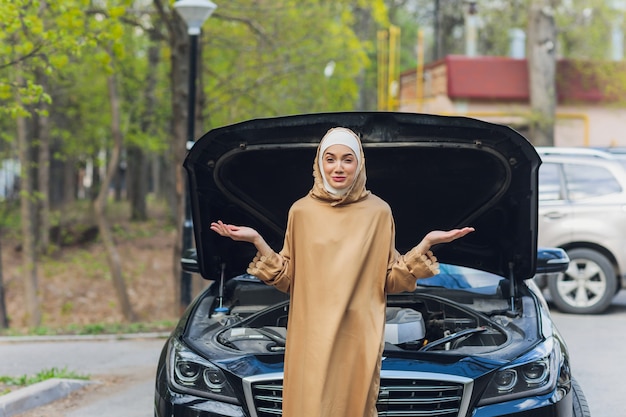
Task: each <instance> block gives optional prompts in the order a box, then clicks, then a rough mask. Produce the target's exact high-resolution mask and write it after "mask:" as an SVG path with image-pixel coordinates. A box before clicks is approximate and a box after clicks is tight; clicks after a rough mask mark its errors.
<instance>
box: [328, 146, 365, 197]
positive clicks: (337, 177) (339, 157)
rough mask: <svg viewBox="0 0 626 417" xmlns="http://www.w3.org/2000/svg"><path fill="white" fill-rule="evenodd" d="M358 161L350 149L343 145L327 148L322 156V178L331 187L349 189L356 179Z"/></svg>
mask: <svg viewBox="0 0 626 417" xmlns="http://www.w3.org/2000/svg"><path fill="white" fill-rule="evenodd" d="M357 167H358V161H357V159H356V155H354V152H353V151H352V149H350V148H349V147H347V146H345V145H332V146H329V147H328V148H327V149H326V150H325V151H324V155H322V168H323V170H324V177H325V178H326V181H328V183H329V184H330V186H331V187H333V188H336V189H338V190H345V189H346V188H349V187H350V186H351V185H352V183H353V182H354V180H355V179H356V170H357Z"/></svg>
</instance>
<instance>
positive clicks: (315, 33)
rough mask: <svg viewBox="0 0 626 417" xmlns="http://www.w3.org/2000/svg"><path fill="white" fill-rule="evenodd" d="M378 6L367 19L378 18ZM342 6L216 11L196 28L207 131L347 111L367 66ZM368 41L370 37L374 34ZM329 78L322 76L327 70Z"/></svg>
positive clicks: (347, 8) (244, 5)
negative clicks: (202, 43) (199, 36)
mask: <svg viewBox="0 0 626 417" xmlns="http://www.w3.org/2000/svg"><path fill="white" fill-rule="evenodd" d="M383 7H384V6H382V3H381V2H374V6H373V11H374V13H376V14H377V15H380V14H382V12H381V10H382V9H381V8H383ZM351 10H352V5H351V4H350V2H346V1H338V2H324V1H315V0H306V1H298V2H297V7H296V2H294V1H293V0H282V1H275V2H271V3H265V2H259V3H254V4H251V3H250V2H245V1H232V2H227V3H224V4H220V6H219V9H218V11H219V13H218V12H216V16H215V17H214V18H211V20H209V21H208V22H207V23H206V24H205V26H204V28H203V29H204V39H207V40H208V43H207V45H206V47H205V48H204V50H203V53H204V60H203V64H202V65H203V66H202V68H203V70H204V71H205V75H204V79H205V80H206V93H207V96H208V103H207V104H208V105H207V108H206V109H205V113H206V114H207V115H210V117H211V121H212V122H213V124H214V125H222V124H227V123H232V122H235V121H239V120H243V119H247V118H254V117H267V116H275V115H282V114H293V113H301V112H316V111H333V110H352V109H353V108H354V105H355V102H356V98H357V96H358V94H359V85H358V84H357V81H356V80H357V77H358V76H359V74H360V73H361V72H362V71H364V69H365V68H367V67H368V66H369V65H370V61H369V58H368V55H367V48H368V47H371V45H372V43H373V42H374V40H375V38H372V39H369V40H361V39H359V38H358V37H357V36H356V34H355V31H354V30H353V29H352V25H353V24H355V20H354V16H353V14H352V13H351ZM374 36H375V34H374ZM331 61H332V62H334V63H335V70H334V72H333V74H332V75H330V76H325V75H324V69H325V67H326V65H327V64H328V63H329V62H331Z"/></svg>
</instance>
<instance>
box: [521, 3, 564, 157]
mask: <svg viewBox="0 0 626 417" xmlns="http://www.w3.org/2000/svg"><path fill="white" fill-rule="evenodd" d="M556 3H557V1H556V0H531V2H530V9H529V18H528V60H527V62H528V78H529V87H530V108H531V110H530V112H531V117H530V119H529V122H530V123H529V136H530V140H531V141H532V142H533V144H534V145H536V146H552V145H554V123H555V120H556V77H555V75H556V42H557V38H556V25H555V20H554V13H555V7H556V5H557V4H556Z"/></svg>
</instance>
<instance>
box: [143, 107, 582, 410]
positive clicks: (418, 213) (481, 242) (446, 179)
mask: <svg viewBox="0 0 626 417" xmlns="http://www.w3.org/2000/svg"><path fill="white" fill-rule="evenodd" d="M335 126H344V127H348V128H350V129H352V130H354V131H355V132H358V133H359V134H360V135H361V138H362V143H363V147H364V151H365V156H366V159H367V175H368V179H367V187H368V189H370V190H371V191H372V192H373V193H374V194H377V195H378V196H380V197H382V198H383V199H384V200H386V201H387V202H388V203H389V204H390V206H391V208H392V210H393V213H394V219H395V223H396V247H397V249H398V250H399V251H400V252H406V251H407V250H409V249H410V248H411V247H412V246H413V245H415V244H416V243H417V242H418V241H419V240H420V239H421V237H422V236H424V235H425V234H426V233H427V232H428V231H430V230H433V229H441V230H447V229H452V228H455V227H458V226H461V225H472V226H474V227H475V228H476V231H475V232H474V233H472V234H470V235H468V236H466V237H465V238H464V239H461V240H459V241H455V242H453V243H450V244H446V245H444V246H441V247H435V248H434V252H435V254H436V255H437V257H438V259H439V261H440V262H441V273H440V274H439V275H436V276H434V277H432V278H428V279H423V280H418V282H417V283H418V288H417V289H416V290H415V291H414V292H410V293H409V292H405V293H401V294H394V295H389V296H388V298H387V321H386V323H387V324H386V328H385V351H384V354H383V361H382V371H381V384H380V393H379V398H378V402H377V409H378V415H379V416H439V417H461V416H463V417H467V416H473V417H492V416H511V417H513V416H516V417H522V416H523V417H528V416H533V417H541V416H544V417H569V416H575V417H582V416H585V417H588V416H589V408H588V406H587V403H586V400H585V398H584V395H583V393H582V391H581V390H580V388H579V386H578V385H577V384H576V382H575V380H574V379H573V377H572V371H571V369H570V362H569V357H568V351H567V347H566V345H565V342H564V341H563V339H562V337H561V336H560V334H559V333H558V331H557V329H556V328H555V326H554V323H553V322H552V320H551V317H550V313H549V311H548V308H547V305H546V303H545V300H544V299H543V298H542V295H541V293H540V291H539V290H538V288H537V287H536V286H535V284H534V282H533V280H532V279H531V278H533V276H534V275H535V273H536V272H541V273H549V272H558V271H563V270H565V269H566V268H567V264H568V262H569V259H568V258H567V255H566V254H565V252H564V251H562V250H560V249H543V248H537V172H538V168H539V165H540V158H539V156H538V155H537V153H536V151H535V150H534V148H533V146H532V145H531V144H530V143H529V142H528V141H527V140H526V139H525V138H524V137H523V136H521V135H519V134H518V133H517V132H515V131H514V130H512V129H510V128H508V127H506V126H501V125H496V124H491V123H486V122H482V121H479V120H474V119H470V118H459V117H444V116H433V115H422V114H410V113H387V112H385V113H379V112H364V113H362V112H350V113H327V114H308V115H294V116H286V117H278V118H269V119H258V120H251V121H246V122H242V123H238V124H235V125H231V126H226V127H221V128H218V129H214V130H211V131H209V132H208V133H206V134H205V135H204V136H203V137H202V138H201V139H199V140H198V141H197V142H196V143H195V145H194V146H193V148H192V149H191V150H190V152H189V154H188V156H187V158H186V160H185V164H184V166H185V169H186V171H187V173H188V182H189V188H190V201H191V209H192V215H193V224H194V236H195V243H196V249H195V250H193V251H190V252H188V253H186V255H185V256H184V259H183V260H182V264H183V267H184V268H185V269H186V270H188V271H195V272H198V273H200V274H201V275H202V276H203V277H204V278H205V279H207V280H211V281H213V282H212V283H211V285H210V286H209V287H208V288H207V289H206V290H205V291H203V292H202V293H201V294H199V295H198V296H197V297H196V298H195V299H194V301H193V302H192V303H191V305H190V306H189V308H188V309H187V310H186V312H185V313H184V315H183V317H182V318H181V319H180V322H179V324H178V326H177V327H176V329H175V330H174V331H173V332H172V334H171V336H170V337H169V339H168V340H167V342H166V343H165V346H164V348H163V351H162V354H161V357H160V360H159V364H158V370H157V375H156V391H155V416H159V417H165V416H181V417H182V416H196V417H215V416H249V417H269V416H279V415H281V401H282V376H283V374H282V372H283V357H284V350H285V345H286V343H288V342H287V340H286V337H285V334H286V328H287V326H288V322H287V318H288V312H289V299H288V296H287V295H286V294H283V293H281V292H278V291H277V290H276V289H274V288H273V287H271V286H268V285H265V284H264V283H262V282H260V281H259V280H258V279H256V278H255V277H253V276H250V275H247V274H246V267H247V265H248V263H249V262H250V260H251V259H252V258H253V257H254V255H255V252H256V249H255V248H254V247H253V245H250V244H248V243H241V242H234V241H232V240H230V239H226V238H223V237H220V236H218V235H217V234H216V233H214V232H212V231H211V230H210V229H209V225H210V222H211V221H214V220H216V219H222V220H224V221H225V222H228V223H233V224H244V225H249V226H252V227H254V228H256V229H257V230H258V231H259V232H260V233H261V234H262V235H263V236H264V237H265V238H266V240H267V241H268V243H269V244H270V245H271V246H272V247H273V248H274V249H275V250H280V248H281V247H282V243H283V233H284V229H285V226H286V219H287V213H288V209H289V207H290V205H291V203H292V202H293V201H295V200H296V199H297V198H299V197H301V196H303V195H305V194H306V193H307V192H308V191H309V189H310V188H311V186H312V183H313V178H312V176H311V172H312V164H313V161H314V159H315V153H316V147H317V145H318V143H319V141H320V139H321V137H322V136H323V135H324V133H325V132H326V131H328V129H330V128H331V127H335ZM303 417H306V416H303Z"/></svg>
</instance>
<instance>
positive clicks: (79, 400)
mask: <svg viewBox="0 0 626 417" xmlns="http://www.w3.org/2000/svg"><path fill="white" fill-rule="evenodd" d="M552 314H553V318H554V321H555V323H556V324H557V327H558V328H559V330H560V331H561V333H562V334H563V335H564V337H565V340H566V341H567V345H568V348H569V350H570V356H571V360H572V369H573V374H574V377H575V378H576V379H577V380H578V382H579V383H580V385H581V386H582V388H583V391H584V393H585V396H586V397H587V400H588V402H589V405H590V408H591V415H592V416H593V417H623V416H624V411H623V406H622V399H623V398H625V397H626V385H625V384H624V383H623V379H624V375H626V360H624V355H626V353H625V352H624V348H623V346H625V345H626V332H624V329H626V291H622V292H621V293H620V294H618V296H617V297H616V299H615V300H614V303H613V305H612V307H611V308H610V309H609V310H608V311H607V312H606V313H605V314H602V315H597V316H591V315H589V316H587V315H567V314H561V313H559V312H558V311H553V313H552ZM163 344H164V339H163V338H162V337H161V338H158V337H157V338H140V339H130V340H119V339H106V340H71V341H42V340H41V339H38V340H37V341H33V342H20V343H3V342H1V341H0V375H13V376H19V375H24V374H29V375H31V374H35V373H37V372H38V371H40V370H42V369H49V368H51V367H57V368H67V369H68V370H69V371H73V372H76V373H78V374H87V375H90V376H91V380H93V381H97V382H95V383H93V384H90V385H89V386H88V387H86V388H83V389H81V390H79V391H76V392H74V393H72V394H71V395H70V396H69V397H68V398H66V399H64V400H60V401H57V402H55V403H52V404H50V405H46V406H43V407H40V408H37V409H35V410H32V411H29V412H27V413H25V414H21V416H22V417H44V416H45V417H84V416H90V417H118V416H125V417H152V416H153V395H154V375H155V371H156V363H157V361H158V357H159V354H160V351H161V348H162V346H163Z"/></svg>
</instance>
